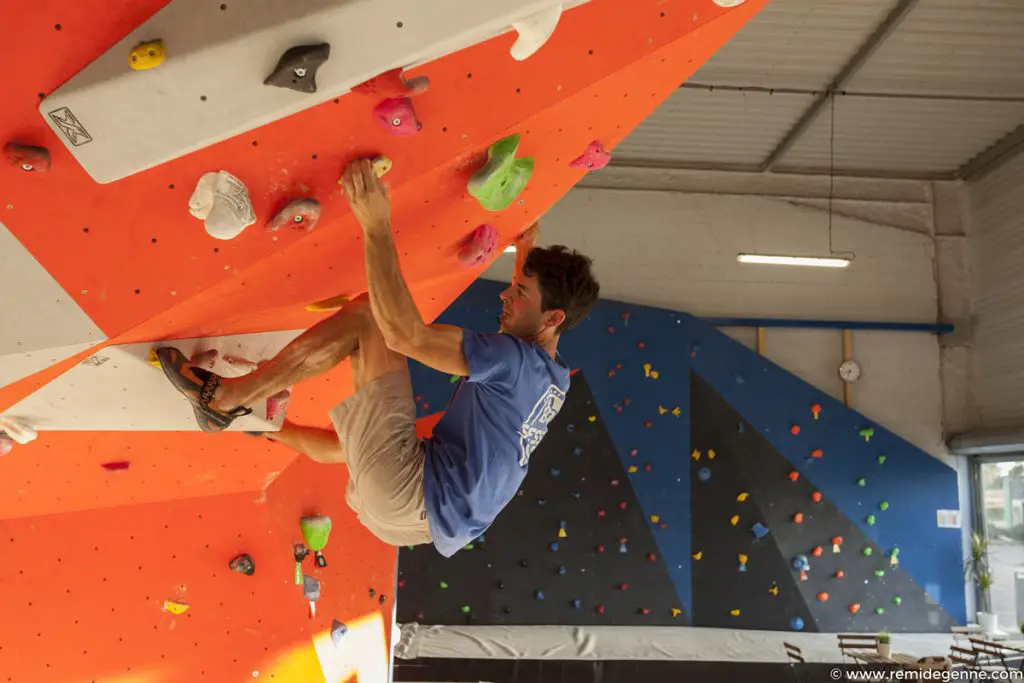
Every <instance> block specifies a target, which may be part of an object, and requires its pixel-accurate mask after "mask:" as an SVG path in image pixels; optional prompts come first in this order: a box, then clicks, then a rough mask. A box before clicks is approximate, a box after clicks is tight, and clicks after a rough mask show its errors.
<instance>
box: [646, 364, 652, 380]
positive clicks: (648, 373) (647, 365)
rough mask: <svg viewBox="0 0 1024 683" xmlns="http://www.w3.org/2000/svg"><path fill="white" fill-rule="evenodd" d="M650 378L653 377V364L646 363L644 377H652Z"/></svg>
mask: <svg viewBox="0 0 1024 683" xmlns="http://www.w3.org/2000/svg"><path fill="white" fill-rule="evenodd" d="M650 376H651V364H650V363H644V377H650Z"/></svg>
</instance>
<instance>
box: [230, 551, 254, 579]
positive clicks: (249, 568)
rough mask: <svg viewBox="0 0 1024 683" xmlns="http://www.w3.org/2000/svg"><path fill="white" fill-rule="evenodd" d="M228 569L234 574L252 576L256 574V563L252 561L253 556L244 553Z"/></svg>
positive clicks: (232, 561)
mask: <svg viewBox="0 0 1024 683" xmlns="http://www.w3.org/2000/svg"><path fill="white" fill-rule="evenodd" d="M228 567H229V568H230V569H231V571H233V572H238V573H239V574H245V575H246V576H252V575H253V574H255V573H256V562H255V561H254V560H253V559H252V555H250V554H248V553H243V554H242V555H239V556H238V557H236V558H235V559H233V560H231V562H229V563H228Z"/></svg>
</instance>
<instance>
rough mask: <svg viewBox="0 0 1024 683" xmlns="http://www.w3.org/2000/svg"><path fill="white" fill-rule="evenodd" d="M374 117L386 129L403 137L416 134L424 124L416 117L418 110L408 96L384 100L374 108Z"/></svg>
mask: <svg viewBox="0 0 1024 683" xmlns="http://www.w3.org/2000/svg"><path fill="white" fill-rule="evenodd" d="M373 118H375V119H376V120H377V123H379V124H380V125H381V127H382V128H384V130H386V131H388V132H389V133H391V134H392V135H398V136H401V137H407V136H409V135H416V133H418V132H420V130H422V129H423V124H422V123H420V122H419V120H418V119H417V118H416V110H414V109H413V108H412V100H410V99H409V98H407V97H392V98H389V99H386V100H384V101H383V102H381V103H380V104H378V105H377V106H376V108H374V110H373Z"/></svg>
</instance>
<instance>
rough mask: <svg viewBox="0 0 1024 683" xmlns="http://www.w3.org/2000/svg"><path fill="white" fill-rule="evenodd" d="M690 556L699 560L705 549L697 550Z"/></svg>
mask: <svg viewBox="0 0 1024 683" xmlns="http://www.w3.org/2000/svg"><path fill="white" fill-rule="evenodd" d="M690 557H692V558H693V559H695V560H697V561H698V562H699V561H700V558H702V557H704V551H703V550H698V551H697V552H695V553H694V554H693V555H691V556H690Z"/></svg>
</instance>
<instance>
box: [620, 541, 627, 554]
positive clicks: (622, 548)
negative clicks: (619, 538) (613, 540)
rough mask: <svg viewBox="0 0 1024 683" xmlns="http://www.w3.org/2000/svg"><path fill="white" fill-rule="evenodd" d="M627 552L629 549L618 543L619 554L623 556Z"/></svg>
mask: <svg viewBox="0 0 1024 683" xmlns="http://www.w3.org/2000/svg"><path fill="white" fill-rule="evenodd" d="M627 552H629V549H628V548H627V547H626V544H625V543H620V544H619V554H621V555H625V554H626V553H627Z"/></svg>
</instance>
